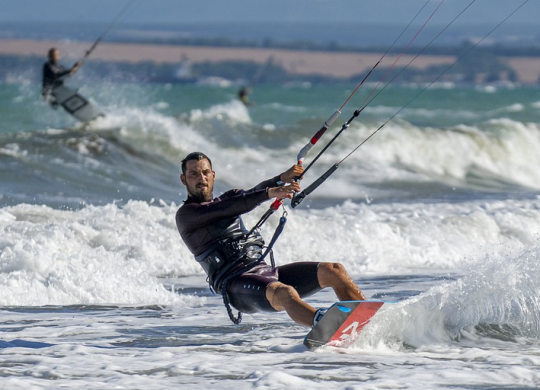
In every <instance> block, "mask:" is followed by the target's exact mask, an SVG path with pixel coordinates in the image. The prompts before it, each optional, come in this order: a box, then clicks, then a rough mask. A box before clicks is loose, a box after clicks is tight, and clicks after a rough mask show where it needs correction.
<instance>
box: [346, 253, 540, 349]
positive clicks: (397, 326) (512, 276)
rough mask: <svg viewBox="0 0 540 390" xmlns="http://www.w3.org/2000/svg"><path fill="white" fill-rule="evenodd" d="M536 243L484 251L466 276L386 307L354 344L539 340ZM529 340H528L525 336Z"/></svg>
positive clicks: (429, 344) (398, 345) (400, 345)
mask: <svg viewBox="0 0 540 390" xmlns="http://www.w3.org/2000/svg"><path fill="white" fill-rule="evenodd" d="M539 254H540V248H539V247H538V246H537V245H534V246H532V247H529V248H527V249H525V250H523V251H521V252H517V251H507V252H506V254H505V255H500V256H493V255H490V256H487V257H486V258H484V259H482V260H481V261H480V262H477V263H476V264H475V265H474V267H471V268H470V269H468V270H466V272H465V273H466V274H467V275H466V276H464V277H462V278H460V279H459V280H457V281H455V282H451V283H447V284H444V285H442V286H437V287H434V288H432V289H430V290H428V291H427V292H425V293H423V294H421V295H419V296H416V297H414V298H411V299H407V300H405V301H402V302H400V303H397V304H394V305H390V306H387V307H386V310H385V311H382V312H381V313H380V316H379V315H378V316H376V317H375V318H374V319H373V320H372V321H371V322H370V323H369V324H368V326H367V327H366V328H364V331H363V332H362V334H361V337H360V339H359V340H357V342H356V343H355V347H357V348H358V347H359V348H368V349H369V348H381V347H382V346H383V345H385V346H387V347H390V348H398V349H402V348H411V347H412V348H426V347H431V348H432V347H433V346H434V345H441V344H443V345H449V344H450V345H451V344H454V343H459V344H462V345H471V346H474V347H478V346H479V345H482V342H483V341H485V342H486V343H487V344H490V345H492V344H493V342H494V341H497V342H506V343H513V344H515V345H516V346H517V348H519V345H521V344H523V343H530V342H533V343H535V344H537V343H538V341H539V340H540V302H539V300H538V295H539V294H540V287H539V285H538V280H540V266H539V264H540V262H539ZM531 340H532V341H531Z"/></svg>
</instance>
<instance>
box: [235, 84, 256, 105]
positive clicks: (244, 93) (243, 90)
mask: <svg viewBox="0 0 540 390" xmlns="http://www.w3.org/2000/svg"><path fill="white" fill-rule="evenodd" d="M251 90H252V88H251V87H240V89H239V90H238V99H240V101H241V102H242V103H244V105H246V106H252V105H253V102H252V101H250V100H249V94H250V93H251Z"/></svg>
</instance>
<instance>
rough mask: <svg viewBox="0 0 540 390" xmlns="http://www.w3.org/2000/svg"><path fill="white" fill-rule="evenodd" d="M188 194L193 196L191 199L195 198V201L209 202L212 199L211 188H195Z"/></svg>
mask: <svg viewBox="0 0 540 390" xmlns="http://www.w3.org/2000/svg"><path fill="white" fill-rule="evenodd" d="M189 196H191V198H193V200H195V201H196V202H197V203H203V202H210V201H211V200H212V188H210V187H205V188H202V189H198V188H196V189H195V191H190V194H189Z"/></svg>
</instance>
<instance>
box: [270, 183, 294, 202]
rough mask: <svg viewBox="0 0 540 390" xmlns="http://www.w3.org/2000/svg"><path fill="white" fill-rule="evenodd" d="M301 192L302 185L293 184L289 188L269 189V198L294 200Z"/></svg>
mask: <svg viewBox="0 0 540 390" xmlns="http://www.w3.org/2000/svg"><path fill="white" fill-rule="evenodd" d="M300 191H301V188H300V183H298V182H293V183H291V184H290V185H288V186H281V187H273V188H269V189H268V198H278V199H292V197H293V195H294V194H295V193H296V192H300Z"/></svg>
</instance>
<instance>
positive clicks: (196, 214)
mask: <svg viewBox="0 0 540 390" xmlns="http://www.w3.org/2000/svg"><path fill="white" fill-rule="evenodd" d="M279 180H280V179H279V176H276V177H274V178H273V179H269V180H265V181H263V182H262V183H259V185H257V186H256V187H254V188H252V189H250V190H247V191H244V190H230V191H227V192H225V193H224V194H222V195H220V196H218V197H217V198H214V199H213V200H211V201H210V202H204V203H197V201H196V200H194V199H192V198H191V197H188V198H187V200H186V201H185V202H184V204H183V205H182V207H180V208H179V209H178V211H177V213H176V226H177V227H178V231H179V232H180V236H181V237H182V240H184V243H185V244H186V245H187V247H188V249H189V250H190V251H191V253H193V254H194V255H195V256H200V255H201V254H203V253H205V252H206V251H208V250H209V249H211V248H212V247H213V246H215V245H216V244H217V243H218V241H219V240H220V239H223V238H225V237H217V236H216V234H215V229H214V226H215V224H216V223H219V222H220V221H223V220H228V219H231V218H237V217H239V216H240V215H241V214H245V213H247V212H250V211H251V210H253V209H254V208H255V207H257V206H258V205H260V204H261V203H262V202H264V201H266V200H268V199H269V198H268V194H267V193H266V188H270V187H277V186H278V182H279Z"/></svg>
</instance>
